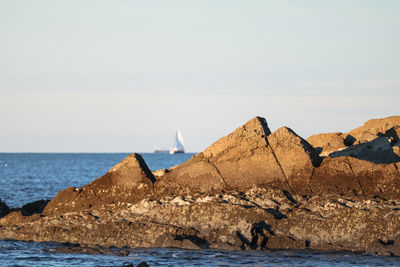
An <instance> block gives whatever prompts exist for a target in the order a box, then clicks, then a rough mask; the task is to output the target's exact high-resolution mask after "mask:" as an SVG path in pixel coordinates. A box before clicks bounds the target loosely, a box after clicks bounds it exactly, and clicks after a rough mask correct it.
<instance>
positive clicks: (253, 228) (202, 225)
mask: <svg viewBox="0 0 400 267" xmlns="http://www.w3.org/2000/svg"><path fill="white" fill-rule="evenodd" d="M363 127H364V128H362V129H361V128H359V130H357V129H356V130H354V132H352V135H350V133H349V134H340V133H334V134H327V135H321V136H319V137H318V136H314V137H313V138H309V139H308V140H309V141H310V142H311V143H312V144H313V145H314V147H313V146H312V145H311V144H310V143H309V142H307V141H306V140H304V139H303V138H301V137H300V136H298V135H297V134H296V133H295V132H294V131H293V130H291V129H290V128H287V127H281V128H279V129H278V130H277V131H275V132H273V133H271V131H270V130H269V128H268V125H267V122H266V121H265V119H263V118H260V117H256V118H254V119H252V120H250V121H249V122H247V123H246V124H245V125H243V126H241V127H239V128H237V129H236V130H235V131H234V132H233V133H231V134H229V135H227V136H225V137H222V138H221V139H219V140H218V141H217V142H215V143H214V144H212V145H211V146H210V147H208V148H207V149H206V150H205V151H203V152H201V153H199V154H197V155H195V156H194V157H192V158H191V159H190V160H188V161H187V162H185V163H183V164H181V165H179V166H176V167H173V168H171V169H169V170H159V171H154V172H151V171H150V170H149V169H148V167H147V165H146V163H145V162H144V161H143V159H142V157H141V156H140V155H138V154H132V155H130V156H129V157H127V158H126V159H124V160H123V161H122V162H121V163H119V164H117V165H116V166H115V167H113V168H112V169H111V170H110V171H109V172H108V173H107V174H105V175H104V176H103V177H101V178H99V179H96V180H94V181H93V182H92V183H90V184H89V185H86V186H83V187H82V188H68V189H66V190H63V191H61V192H59V193H58V194H57V196H56V197H55V198H53V199H52V200H51V201H50V202H49V203H47V202H37V203H31V204H29V205H28V206H24V207H25V208H24V207H23V208H22V209H17V210H7V208H8V207H7V206H6V205H5V204H4V203H2V202H0V238H2V239H5V238H11V239H18V240H33V241H57V242H62V243H65V242H68V243H79V244H82V245H85V247H87V246H89V247H96V248H98V246H106V247H107V246H116V247H125V246H127V247H178V248H187V249H207V248H215V249H267V248H269V249H308V248H311V249H322V250H350V251H367V252H371V253H378V254H388V255H389V254H390V255H398V256H400V216H399V212H400V172H399V170H400V162H399V159H398V158H396V157H392V158H390V160H387V157H388V155H389V154H388V151H389V152H390V150H391V151H392V153H393V154H394V155H397V154H396V153H395V152H396V151H397V150H396V149H397V148H398V146H396V144H397V143H398V142H399V140H398V139H396V135H397V132H396V131H397V129H398V128H396V127H397V117H389V118H387V119H384V120H383V122H382V121H379V120H373V121H372V122H367V123H366V124H365V125H364V126H363ZM368 127H369V128H368ZM382 131H384V132H382ZM366 133H368V134H371V135H374V138H372V139H371V140H368V138H367V137H366V136H367V135H368V134H366ZM315 146H318V147H321V148H323V149H328V148H329V149H331V148H334V147H336V148H337V147H340V149H342V150H341V151H337V150H335V151H336V152H334V150H332V151H333V152H330V154H331V155H330V156H326V157H324V158H321V157H320V156H319V155H318V154H319V153H318V151H317V150H316V149H315ZM363 153H364V154H365V153H366V155H364V154H363ZM363 155H364V156H365V158H362V157H363ZM397 156H398V155H397ZM377 161H378V162H379V163H384V164H377V163H376V162H377ZM46 204H47V206H46ZM44 206H45V208H44ZM3 207H4V208H3ZM43 208H44V210H43ZM3 210H4V212H3ZM23 210H25V211H27V210H29V211H30V213H24V212H23ZM42 210H43V211H42ZM2 212H3V213H2ZM2 214H3V215H2ZM89 250H90V249H89Z"/></svg>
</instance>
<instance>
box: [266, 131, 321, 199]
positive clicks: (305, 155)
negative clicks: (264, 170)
mask: <svg viewBox="0 0 400 267" xmlns="http://www.w3.org/2000/svg"><path fill="white" fill-rule="evenodd" d="M267 139H268V144H269V146H270V147H271V150H272V151H273V153H274V155H275V157H276V161H277V163H278V165H279V166H280V168H281V169H282V172H283V174H284V176H285V179H286V180H287V181H288V183H289V185H290V189H291V190H293V191H294V192H295V193H300V194H304V193H307V192H309V191H308V187H307V186H306V184H307V183H308V181H309V178H310V177H311V175H312V173H313V172H314V168H315V167H318V166H319V165H320V164H321V161H322V159H321V158H320V157H319V156H318V152H317V151H316V150H315V149H314V148H313V146H312V145H310V144H309V143H308V142H307V141H306V140H304V139H303V138H301V137H300V136H298V135H297V134H296V133H295V132H294V131H293V130H291V129H290V128H288V127H281V128H279V129H278V130H276V131H275V132H273V133H272V134H271V135H269V136H268V137H267Z"/></svg>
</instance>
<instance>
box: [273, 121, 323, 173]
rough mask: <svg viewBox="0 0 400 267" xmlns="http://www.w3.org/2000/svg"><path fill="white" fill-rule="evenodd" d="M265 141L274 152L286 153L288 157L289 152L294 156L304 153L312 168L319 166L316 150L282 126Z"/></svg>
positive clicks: (319, 159)
mask: <svg viewBox="0 0 400 267" xmlns="http://www.w3.org/2000/svg"><path fill="white" fill-rule="evenodd" d="M267 139H268V143H269V144H270V145H271V146H272V147H273V149H274V150H275V149H279V150H282V151H286V153H288V155H289V154H290V152H293V153H295V154H298V153H304V152H305V153H306V154H308V157H309V158H310V160H311V162H312V164H313V165H314V166H319V165H320V164H321V158H320V157H319V156H318V152H317V150H316V149H315V148H314V147H313V146H312V145H311V144H310V143H308V142H307V141H306V140H304V139H303V138H302V137H301V136H299V135H297V134H296V133H295V132H294V131H293V130H292V129H290V128H289V127H286V126H283V127H281V128H279V129H278V130H276V131H275V132H273V133H272V134H270V135H269V136H268V137H267ZM293 155H294V154H293Z"/></svg>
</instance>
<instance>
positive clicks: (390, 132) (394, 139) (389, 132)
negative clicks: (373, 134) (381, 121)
mask: <svg viewBox="0 0 400 267" xmlns="http://www.w3.org/2000/svg"><path fill="white" fill-rule="evenodd" d="M397 130H398V128H397ZM378 135H380V134H378ZM383 136H387V137H388V138H389V140H390V144H391V145H392V146H393V145H394V144H396V143H397V142H398V141H399V139H400V137H399V136H398V134H397V132H396V130H395V128H394V127H392V128H390V129H389V130H386V132H385V134H384V135H383Z"/></svg>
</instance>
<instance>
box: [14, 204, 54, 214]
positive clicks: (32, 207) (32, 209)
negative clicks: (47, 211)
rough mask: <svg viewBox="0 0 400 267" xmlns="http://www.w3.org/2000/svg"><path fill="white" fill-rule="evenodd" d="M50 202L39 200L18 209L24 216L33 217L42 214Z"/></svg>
mask: <svg viewBox="0 0 400 267" xmlns="http://www.w3.org/2000/svg"><path fill="white" fill-rule="evenodd" d="M49 202H50V200H37V201H34V202H31V203H28V204H25V205H23V206H22V208H20V209H18V210H19V211H21V214H22V215H23V216H31V215H33V214H39V213H42V211H43V210H44V208H45V207H46V206H47V203H49Z"/></svg>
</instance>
